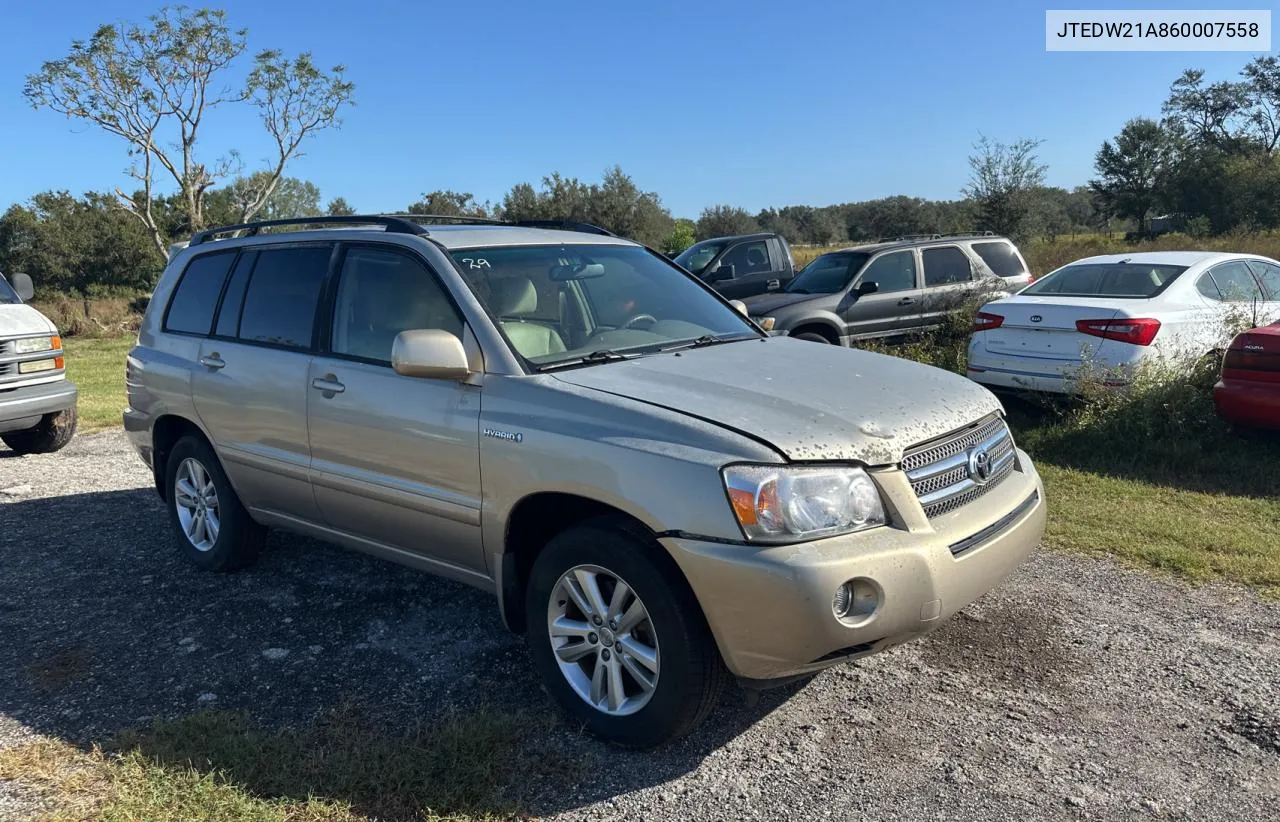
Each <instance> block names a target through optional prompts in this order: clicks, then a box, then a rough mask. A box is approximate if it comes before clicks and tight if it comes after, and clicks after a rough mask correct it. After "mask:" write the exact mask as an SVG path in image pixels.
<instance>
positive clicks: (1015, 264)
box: [973, 243, 1027, 277]
mask: <svg viewBox="0 0 1280 822" xmlns="http://www.w3.org/2000/svg"><path fill="white" fill-rule="evenodd" d="M973 250H974V251H975V252H977V254H978V256H979V257H981V258H982V261H983V262H984V263H986V264H987V268H989V269H991V271H992V272H993V273H994V274H995V275H996V276H997V277H1020V276H1022V275H1023V274H1026V273H1027V268H1026V266H1024V265H1023V264H1022V260H1021V259H1019V258H1018V252H1017V251H1015V250H1014V248H1013V245H1012V244H1011V243H974V244H973Z"/></svg>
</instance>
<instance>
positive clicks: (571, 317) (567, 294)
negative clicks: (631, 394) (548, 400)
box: [452, 245, 762, 369]
mask: <svg viewBox="0 0 1280 822" xmlns="http://www.w3.org/2000/svg"><path fill="white" fill-rule="evenodd" d="M452 255H453V259H454V261H455V262H457V264H458V266H459V268H461V270H462V273H463V276H464V278H465V280H466V281H467V284H468V285H469V286H470V287H471V290H472V291H473V292H474V293H475V295H476V297H477V299H479V300H480V302H482V303H483V304H484V305H485V307H486V308H488V309H489V313H490V315H492V316H493V318H494V319H495V320H497V322H498V325H499V326H500V327H501V329H502V332H503V333H504V334H505V335H506V337H507V340H508V341H509V342H510V343H511V345H512V347H513V348H515V350H516V351H517V352H518V353H519V354H520V355H521V356H522V357H524V358H525V359H526V360H528V361H529V362H531V363H532V364H533V365H534V366H536V367H538V368H540V369H546V368H548V367H557V366H568V365H571V364H572V365H590V364H594V363H598V362H610V361H612V360H617V359H624V358H628V357H631V356H641V355H644V354H650V353H654V352H657V351H663V350H667V349H670V348H678V347H685V346H702V345H713V344H718V343H725V342H734V341H738V340H745V339H758V338H759V337H761V336H762V335H761V333H760V331H759V330H758V329H756V328H755V327H754V326H752V325H751V324H750V323H749V322H748V321H747V320H746V318H745V317H743V316H742V315H741V314H740V313H738V312H737V311H734V310H733V309H732V308H730V307H729V306H727V305H725V304H724V303H723V302H721V301H720V300H719V299H718V298H716V297H715V296H714V295H712V294H711V293H710V292H708V291H707V290H706V289H705V288H703V287H702V286H700V285H698V284H697V283H696V282H694V281H693V280H691V279H690V278H689V276H688V275H687V274H685V273H684V272H682V271H680V270H679V269H678V268H675V267H674V266H672V265H671V264H670V263H668V262H666V261H664V260H662V259H661V258H659V257H657V256H655V255H654V254H652V253H651V252H649V251H647V250H645V249H643V248H639V247H637V246H630V245H563V246H559V245H539V246H508V247H497V248H471V249H466V250H462V251H454V252H452Z"/></svg>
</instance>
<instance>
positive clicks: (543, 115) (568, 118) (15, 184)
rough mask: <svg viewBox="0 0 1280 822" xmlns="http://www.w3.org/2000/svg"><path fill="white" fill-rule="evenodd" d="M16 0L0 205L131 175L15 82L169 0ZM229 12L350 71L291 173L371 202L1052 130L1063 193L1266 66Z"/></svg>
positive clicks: (1216, 56)
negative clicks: (1105, 156) (1112, 154)
mask: <svg viewBox="0 0 1280 822" xmlns="http://www.w3.org/2000/svg"><path fill="white" fill-rule="evenodd" d="M0 4H3V5H4V6H6V8H5V10H4V11H3V13H2V14H3V18H4V20H3V25H2V28H0V156H3V157H4V158H5V162H4V166H3V169H4V170H3V171H0V208H3V207H5V205H6V204H8V203H10V202H14V201H21V200H25V199H26V198H28V197H29V196H31V195H32V194H34V193H35V192H38V191H42V190H45V189H69V190H71V191H73V192H77V193H78V192H82V191H85V190H108V189H110V188H111V187H113V186H116V185H128V183H129V181H128V179H127V178H126V177H125V175H124V173H123V172H124V169H125V166H126V164H127V160H126V158H125V155H124V150H123V146H122V144H121V143H120V141H118V140H117V139H116V138H112V137H109V136H106V135H104V134H101V133H98V132H97V131H95V130H93V129H91V128H88V127H86V126H83V125H80V124H76V123H72V122H69V121H67V120H66V119H65V118H63V117H61V116H60V115H57V114H54V113H53V112H51V111H33V110H32V109H31V108H30V107H29V106H28V105H27V103H26V101H25V100H24V99H23V97H22V93H21V92H22V80H23V78H24V77H25V76H26V75H27V74H29V73H31V72H33V71H35V70H37V69H38V68H39V65H40V63H41V62H42V61H44V60H48V59H52V58H56V57H60V56H62V55H64V54H65V53H66V51H67V48H68V46H69V45H70V42H71V40H72V39H74V38H82V37H87V36H88V35H89V34H91V33H92V31H93V30H94V28H95V27H96V26H97V25H98V24H100V23H103V22H110V21H117V20H133V19H138V18H139V17H141V16H142V15H143V14H144V13H145V11H146V10H148V9H150V8H153V7H152V6H149V5H146V4H144V3H142V2H139V0H128V1H122V0H58V2H56V3H26V2H23V3H17V2H13V1H12V0H0ZM193 5H194V4H193ZM218 5H219V6H220V7H222V8H225V9H226V10H227V11H228V13H229V16H230V20H231V22H232V23H233V24H234V25H236V26H243V27H247V28H248V29H249V48H250V51H251V52H252V51H256V50H258V49H263V48H280V49H283V50H285V51H287V52H291V53H292V52H297V51H303V50H310V51H312V52H313V54H314V55H315V57H316V59H317V61H318V62H320V63H321V64H324V65H331V64H334V63H344V64H345V65H346V66H347V68H348V76H349V77H350V79H352V80H354V81H355V83H356V85H357V89H356V94H357V100H358V106H357V107H355V108H353V109H351V110H349V111H348V112H347V113H346V115H345V118H344V119H345V123H344V125H343V127H342V129H341V130H340V131H336V132H327V133H324V134H322V135H320V136H319V137H318V138H316V139H315V140H312V141H310V142H309V143H308V144H307V145H306V156H305V157H303V158H301V159H299V160H298V161H296V162H295V163H294V165H292V166H291V168H290V172H289V173H290V174H292V175H295V176H299V177H304V178H306V179H309V180H312V181H313V182H315V183H316V184H317V185H318V186H319V187H320V189H321V191H322V193H323V195H324V196H325V197H326V198H328V197H332V196H336V195H342V196H345V197H346V198H347V200H348V201H349V202H351V203H352V204H353V205H355V206H356V207H357V208H359V209H361V210H363V211H386V210H396V209H400V208H403V207H404V206H405V205H407V204H408V203H410V202H412V201H413V200H414V199H416V198H417V197H418V195H419V194H421V193H422V192H424V191H430V190H432V189H437V188H445V189H455V190H462V191H470V192H473V193H474V194H476V195H477V197H479V198H480V199H482V200H483V199H494V200H498V199H500V198H501V196H502V194H503V193H504V192H505V191H506V190H507V189H508V188H510V187H511V185H512V184H514V183H517V182H533V183H537V182H538V181H539V180H540V179H541V178H542V176H544V175H546V174H549V173H550V172H552V171H560V172H561V173H562V174H565V175H570V176H577V177H580V178H582V179H584V180H589V181H595V180H598V179H599V177H600V175H601V173H602V171H603V170H604V169H605V168H606V167H607V166H611V165H613V164H615V163H617V164H619V165H621V166H622V168H623V169H624V170H625V171H627V172H628V173H629V174H631V175H632V176H633V177H634V178H635V180H636V182H637V184H639V185H640V186H641V187H642V188H644V189H646V190H651V191H657V192H658V193H659V194H661V196H662V198H663V201H664V203H665V204H666V205H667V206H668V207H669V208H670V209H671V210H672V211H673V212H674V213H675V214H676V215H677V216H693V217H696V216H697V214H698V212H699V211H700V210H701V209H702V208H703V207H705V206H708V205H712V204H715V203H732V204H735V205H741V206H743V207H746V208H748V209H750V210H752V211H754V210H757V209H760V208H763V207H766V206H780V205H787V204H794V203H805V204H812V205H825V204H829V203H836V202H847V201H852V200H863V199H869V198H874V197H882V196H887V195H891V194H909V195H915V196H921V197H929V198H955V197H957V196H959V190H960V188H961V186H963V185H964V182H965V180H966V177H967V174H968V167H967V164H966V156H967V154H968V152H969V150H970V147H971V144H972V143H973V142H974V141H975V140H976V139H977V138H978V136H979V134H980V133H981V134H986V135H988V136H990V137H992V138H995V139H999V140H1004V141H1011V140H1014V139H1017V138H1019V137H1038V138H1042V139H1043V140H1044V141H1045V142H1044V145H1043V146H1042V148H1041V158H1042V159H1043V160H1044V161H1045V162H1047V163H1048V165H1049V172H1048V181H1049V183H1050V184H1054V185H1062V186H1068V187H1069V186H1072V185H1076V184H1079V183H1083V182H1084V181H1085V180H1087V178H1088V177H1089V175H1090V173H1091V170H1092V162H1093V155H1094V153H1095V152H1096V151H1097V148H1098V145H1099V144H1100V143H1101V142H1102V141H1103V140H1104V139H1107V138H1109V137H1111V136H1113V135H1114V134H1115V133H1116V132H1117V131H1118V130H1119V129H1120V127H1121V125H1123V123H1124V121H1125V120H1126V119H1128V118H1130V117H1134V116H1137V115H1148V116H1154V115H1158V113H1159V108H1160V104H1161V102H1162V101H1163V99H1164V98H1165V96H1166V94H1167V91H1168V87H1169V83H1170V82H1171V81H1172V80H1173V79H1174V78H1175V77H1176V76H1177V75H1178V74H1179V73H1180V71H1181V70H1182V69H1184V68H1188V67H1198V68H1203V69H1206V70H1207V71H1208V72H1209V76H1210V77H1211V78H1212V79H1226V78H1232V79H1234V77H1235V75H1236V73H1237V72H1238V71H1239V69H1240V67H1241V66H1243V65H1244V63H1245V62H1246V61H1247V60H1248V59H1250V58H1251V57H1252V55H1249V54H1244V53H1177V52H1171V53H1046V52H1045V50H1044V25H1045V23H1044V10H1045V8H1046V4H1044V3H1028V2H1014V1H1013V0H993V2H985V3H977V2H973V3H970V2H964V1H963V0H951V1H950V2H910V1H909V0H892V1H890V0H882V2H877V3H867V2H860V1H859V0H827V2H810V0H791V2H787V3H777V2H763V0H738V1H737V2H716V3H712V2H684V3H679V2H666V0H661V1H660V2H659V0H650V2H644V3H608V2H591V3H566V2H552V1H551V0H544V1H543V2H537V3H531V2H458V3H439V2H435V3H433V2H426V0H417V2H413V1H412V0H406V1H405V2H384V1H381V0H368V2H364V3H351V2H349V0H348V1H347V2H330V0H310V2H308V3H306V4H305V6H295V5H294V4H292V3H289V4H286V3H283V2H274V1H269V0H257V2H250V1H248V0H224V2H222V3H220V4H218ZM1049 5H1051V6H1055V7H1060V6H1062V5H1066V4H1057V3H1050V4H1049ZM1083 5H1087V6H1089V7H1091V8H1097V7H1103V8H1108V7H1111V8H1117V7H1118V8H1213V7H1215V6H1220V7H1222V8H1233V7H1240V6H1245V7H1254V8H1265V7H1267V4H1265V3H1257V2H1245V3H1240V2H1227V3H1224V4H1215V3H1211V2H1207V0H1197V2H1193V3H1178V2H1173V0H1162V2H1158V3H1140V2H1134V1H1133V0H1129V2H1125V3H1122V4H1120V5H1119V6H1115V5H1107V4H1103V3H1085V4H1083ZM157 7H158V4H157ZM303 9H305V10H303ZM247 62H248V61H247V60H245V61H244V63H242V66H243V65H247ZM254 116H255V115H254V113H253V112H252V110H251V109H239V110H233V109H221V110H218V111H215V112H214V113H212V114H211V115H210V117H209V121H208V125H207V130H206V132H205V134H204V136H203V141H202V142H203V146H202V147H203V151H204V155H205V156H206V157H209V158H210V159H212V158H213V157H214V156H216V155H218V154H221V153H223V152H225V151H226V150H227V149H231V148H237V149H239V150H240V152H241V154H242V155H243V157H244V159H245V161H246V163H247V164H248V165H249V166H250V170H251V169H252V167H254V166H255V165H260V164H262V163H263V162H265V160H266V158H267V156H268V153H269V152H268V146H267V144H266V142H265V141H264V139H263V135H262V133H261V129H260V128H259V127H258V126H257V125H256V121H255V120H254Z"/></svg>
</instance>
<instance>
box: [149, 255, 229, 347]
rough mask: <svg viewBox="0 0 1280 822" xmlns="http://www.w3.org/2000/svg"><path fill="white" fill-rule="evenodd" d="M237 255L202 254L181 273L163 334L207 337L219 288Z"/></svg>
mask: <svg viewBox="0 0 1280 822" xmlns="http://www.w3.org/2000/svg"><path fill="white" fill-rule="evenodd" d="M235 259H236V254H235V252H234V251H232V252H223V253H221V254H202V255H201V256H199V257H196V258H195V259H193V260H192V261H191V262H189V263H187V268H186V270H185V271H183V272H182V278H181V279H180V280H178V287H177V288H175V289H174V291H173V299H171V300H170V301H169V310H168V312H167V313H166V315H165V321H164V330H165V331H176V332H178V333H181V334H208V333H209V332H210V330H211V329H212V326H213V312H214V311H215V310H216V309H217V307H218V297H219V296H220V295H221V294H222V284H223V282H225V281H226V279H227V272H229V271H230V270H231V263H232V262H234V261H235Z"/></svg>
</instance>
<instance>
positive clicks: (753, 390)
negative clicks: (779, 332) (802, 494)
mask: <svg viewBox="0 0 1280 822" xmlns="http://www.w3.org/2000/svg"><path fill="white" fill-rule="evenodd" d="M555 377H556V378H557V379H559V380H562V381H563V382H567V383H571V384H573V385H577V386H581V387H584V388H592V389H595V390H598V391H604V392H606V393H609V394H614V395H617V396H620V397H627V398H630V399H633V400H636V401H639V402H645V403H649V404H650V405H655V406H659V407H662V408H667V409H671V410H673V411H678V412H681V413H684V414H688V415H690V416H694V417H698V418H700V419H703V420H706V421H708V422H712V423H714V424H717V425H721V426H723V427H725V428H728V429H730V430H733V431H737V432H738V433H741V434H744V435H746V436H748V437H751V438H752V439H755V440H758V441H761V442H764V443H766V444H768V445H770V446H771V447H772V448H773V449H774V450H776V451H778V452H779V453H780V454H782V455H783V456H784V457H786V458H787V459H790V460H849V461H857V462H862V463H865V464H867V465H888V464H893V463H897V462H900V461H901V460H902V453H903V451H905V450H906V449H907V448H909V447H911V446H912V445H915V444H917V443H921V442H924V441H926V440H930V439H933V438H934V437H938V436H941V435H943V434H946V433H948V432H951V431H954V430H955V429H957V428H961V427H963V426H965V425H968V424H969V423H971V422H974V421H975V420H977V419H979V418H981V417H983V416H985V415H987V414H990V413H992V412H993V411H998V410H1000V408H1001V406H1000V402H999V401H998V400H997V399H996V398H995V396H994V395H992V394H991V392H989V391H987V390H986V389H985V388H983V387H982V386H980V385H978V384H977V383H974V382H971V381H969V380H967V379H965V378H964V377H961V376H959V375H957V374H952V373H951V372H949V371H944V370H942V369H940V368H933V367H932V366H927V365H921V364H919V363H915V362H911V361H910V360H904V359H900V358H898V357H890V356H887V355H884V354H873V353H871V352H868V351H857V350H851V349H847V348H840V347H838V346H834V345H819V344H818V343H812V342H804V341H802V340H793V339H790V338H787V337H770V338H767V339H764V340H761V341H755V340H748V341H744V342H736V343H726V344H723V345H717V346H710V347H707V348H697V349H686V350H684V351H681V352H679V354H678V355H677V354H675V353H666V354H654V355H652V356H648V357H640V358H637V359H634V360H628V361H622V362H612V363H603V364H600V365H595V366H590V367H587V368H580V369H576V370H572V371H562V372H558V373H556V374H555Z"/></svg>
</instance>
